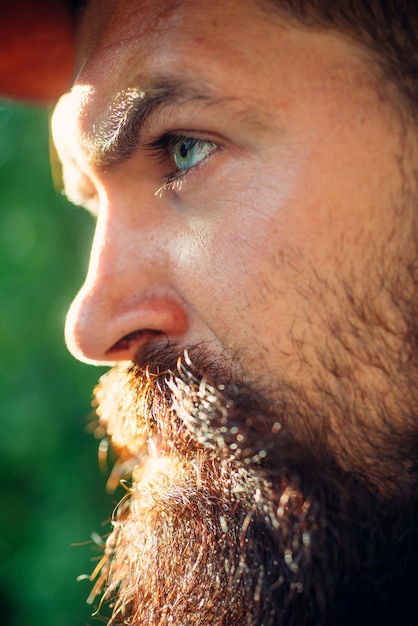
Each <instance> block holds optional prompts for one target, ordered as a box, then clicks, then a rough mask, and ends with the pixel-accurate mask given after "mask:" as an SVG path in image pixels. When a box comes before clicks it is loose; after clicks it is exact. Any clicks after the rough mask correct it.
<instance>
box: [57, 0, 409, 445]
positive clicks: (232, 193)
mask: <svg viewBox="0 0 418 626" xmlns="http://www.w3.org/2000/svg"><path fill="white" fill-rule="evenodd" d="M99 4H100V11H98V7H99ZM127 24H129V26H127ZM214 24H216V28H214V26H213V25H214ZM220 50H222V54H220V53H219V51H220ZM78 52H79V54H78V56H79V58H80V59H82V63H81V62H80V71H79V74H78V76H77V79H76V81H75V85H74V88H73V90H72V92H70V93H69V94H66V95H64V96H63V97H62V98H61V100H60V101H59V102H58V105H57V108H56V111H55V115H54V120H53V134H54V140H55V143H56V146H57V149H58V152H59V155H60V158H61V160H62V163H63V166H64V178H65V190H66V193H67V195H68V197H69V198H70V199H73V200H74V202H75V203H77V204H80V203H81V204H84V205H87V206H88V208H90V210H92V211H93V213H94V214H95V215H96V216H97V231H96V236H95V239H94V243H93V248H92V255H91V262H90V267H89V271H88V275H87V278H86V282H85V284H84V286H83V287H82V289H81V290H80V292H79V294H78V296H77V297H76V299H75V301H74V303H73V305H72V307H71V309H70V312H69V314H68V319H67V325H66V339H67V344H68V346H69V349H70V350H71V352H72V353H73V354H74V355H75V356H76V357H77V358H79V359H81V360H83V361H87V362H92V363H114V362H117V361H122V360H132V359H135V358H136V359H138V355H140V352H141V350H142V349H143V348H144V347H146V348H147V347H149V345H150V344H152V345H166V344H167V341H168V342H169V343H170V345H176V346H178V348H179V351H181V349H183V348H185V347H187V346H189V345H193V344H202V343H204V344H205V345H207V346H208V347H209V349H210V351H211V352H212V353H213V354H214V355H220V354H222V355H224V356H225V355H227V356H230V357H231V359H232V363H233V368H234V370H235V371H237V372H239V373H240V374H241V375H243V376H244V377H245V379H246V380H249V381H250V382H251V383H253V384H257V385H259V386H260V387H262V388H266V387H267V388H270V389H272V390H274V386H275V385H276V384H277V381H286V383H287V384H291V385H302V386H303V389H304V391H305V392H306V393H307V394H308V395H311V397H312V398H315V397H316V395H317V392H316V387H317V385H316V381H317V380H318V379H319V378H320V379H321V380H325V382H326V384H327V386H329V388H330V389H332V390H333V392H335V393H340V388H341V387H342V388H343V390H345V391H346V390H347V388H348V387H350V388H351V387H353V388H354V387H355V385H357V384H358V385H360V386H361V387H362V388H365V387H366V385H367V388H368V392H367V394H364V396H365V400H364V402H365V403H366V404H368V408H369V410H370V412H371V414H372V413H373V396H374V394H380V395H381V394H383V395H385V396H386V395H387V394H389V393H390V389H391V384H390V379H389V377H388V376H387V371H385V369H386V370H387V368H385V367H383V366H381V364H380V363H378V362H377V360H378V359H377V357H376V358H373V359H371V358H370V357H369V356H368V355H369V353H370V350H368V345H371V346H372V350H373V353H374V354H376V355H377V354H379V353H381V352H382V351H383V352H384V353H389V351H390V352H391V354H392V352H393V353H395V352H398V351H399V349H400V346H401V345H402V343H403V341H404V335H405V332H406V325H405V321H404V319H403V318H402V317H401V316H400V315H399V312H398V310H397V309H396V308H395V307H394V306H393V289H392V283H393V284H394V285H396V284H397V283H398V282H399V276H398V274H397V273H396V272H395V271H394V270H393V268H395V269H396V268H398V266H399V259H400V258H403V259H407V257H408V253H409V251H410V250H411V251H412V250H413V243H412V242H411V241H410V239H411V238H410V234H411V232H412V231H413V230H414V225H413V212H412V208H411V206H410V205H411V202H410V201H409V200H408V199H405V198H404V196H405V188H407V189H409V187H410V186H411V185H412V183H410V180H409V179H411V180H412V175H411V169H412V168H411V164H412V163H413V161H414V157H415V154H416V137H415V133H412V132H408V131H406V130H405V123H404V122H403V121H402V118H401V116H400V115H398V112H397V111H396V109H395V107H394V106H393V103H392V101H391V99H390V98H389V96H388V97H382V91H384V90H385V89H386V91H387V92H389V87H385V85H384V82H383V78H382V77H381V76H380V73H379V70H378V68H377V67H376V66H375V65H373V64H372V61H371V60H370V59H369V58H368V57H367V55H366V53H365V51H364V50H362V49H359V48H358V47H357V46H355V45H354V44H353V43H352V42H349V41H346V40H344V39H343V38H342V36H340V35H334V34H332V33H329V32H327V33H320V32H310V31H304V30H303V29H302V28H300V27H297V26H296V25H293V24H291V23H290V22H289V21H288V20H287V21H286V20H284V19H282V18H280V15H279V14H277V15H276V14H274V17H273V14H272V13H271V12H270V13H266V12H265V11H264V9H262V8H261V7H260V6H259V4H258V3H256V2H250V1H249V2H245V3H244V4H242V3H239V7H238V4H237V3H236V2H235V1H233V0H231V1H228V2H222V3H221V2H211V3H209V4H208V6H206V5H205V6H202V5H201V4H198V3H196V2H189V1H186V2H173V3H169V4H168V5H167V3H166V2H153V3H152V5H151V4H150V3H142V2H141V3H137V4H135V8H134V9H133V8H132V2H128V1H123V0H122V1H118V2H106V3H104V4H103V3H97V2H92V3H91V6H90V9H89V11H88V12H87V16H86V17H85V19H84V23H83V25H82V28H81V33H80V41H79V46H78ZM167 80H170V81H177V80H178V81H182V80H183V81H184V80H186V81H187V82H188V84H192V85H193V86H194V88H195V90H196V91H197V92H199V90H200V92H201V93H202V94H206V93H207V91H208V90H210V92H211V95H210V99H209V102H208V101H207V99H206V98H202V100H201V101H199V100H198V99H196V98H194V99H193V100H192V101H188V102H187V101H186V102H181V103H179V102H173V103H168V104H167V105H166V106H164V107H162V108H161V109H160V110H159V112H157V114H155V115H151V116H150V117H149V119H148V121H147V124H146V126H145V127H144V130H143V133H141V141H140V142H139V143H140V145H139V147H138V148H137V149H136V150H135V151H134V152H133V154H131V155H129V156H128V157H127V158H124V159H121V160H120V161H121V162H116V163H115V164H113V165H112V166H111V167H104V166H103V163H102V162H101V158H100V145H101V143H100V141H101V140H100V137H103V135H104V134H105V132H106V131H105V130H103V129H106V119H107V118H108V117H109V107H111V106H112V102H114V101H115V100H116V101H118V102H119V101H123V100H124V98H125V96H124V94H126V93H130V92H132V90H143V91H145V92H147V91H148V90H149V86H150V85H152V84H153V83H154V82H157V83H158V82H162V83H163V84H164V81H167ZM113 106H114V105H113ZM168 131H170V132H176V133H177V134H180V135H186V136H189V135H190V136H192V137H198V138H202V139H205V140H210V141H212V142H215V143H216V144H217V145H218V146H219V148H218V149H216V150H215V151H214V152H212V153H211V154H210V155H209V156H208V158H206V159H204V160H203V161H202V162H200V163H199V165H198V166H197V167H195V168H193V169H192V170H190V171H189V172H188V174H187V175H186V176H185V177H184V178H183V179H182V182H181V185H180V184H178V185H177V186H174V188H173V189H171V190H164V191H162V192H161V193H156V192H157V190H159V189H161V187H162V186H163V185H164V178H163V177H164V175H165V174H167V173H168V172H173V171H175V169H176V168H175V166H174V164H173V162H172V159H170V157H169V156H167V157H166V158H165V161H164V162H163V163H162V162H161V160H158V159H156V158H155V157H154V156H153V155H152V154H151V152H150V150H148V149H146V148H144V144H146V143H149V142H150V141H152V140H155V139H156V138H157V137H158V136H159V135H161V134H163V133H165V132H168ZM102 143H103V141H102ZM401 196H402V200H400V201H399V202H398V204H397V205H396V207H394V198H400V197H401ZM411 254H412V252H411ZM382 275H383V277H384V281H385V288H382ZM344 285H349V286H350V290H351V299H353V298H355V299H357V300H358V302H360V303H364V302H367V303H368V306H369V307H370V308H371V311H372V313H371V315H372V317H373V316H374V317H376V318H378V319H379V320H380V322H379V324H378V325H377V326H376V325H375V327H374V328H372V329H370V327H367V328H365V327H364V328H363V326H362V324H360V323H359V324H357V325H358V326H359V327H360V330H359V332H357V333H356V334H354V333H352V332H351V331H352V325H353V324H352V320H351V319H350V316H349V315H348V314H347V307H348V304H347V303H348V301H349V296H348V295H347V293H346V292H345V289H344V288H343V286H344ZM353 294H354V295H353ZM361 306H363V304H361ZM366 308H367V307H366ZM382 329H383V330H382ZM127 336H128V338H127V339H126V337H127ZM365 342H366V344H367V345H366V349H365V347H364V344H365ZM331 353H332V354H333V355H334V356H333V359H332V360H333V361H336V362H338V363H340V364H341V365H340V366H339V367H338V368H337V369H338V371H337V372H335V371H332V372H329V371H328V370H329V369H332V368H331V367H329V366H327V367H325V365H324V361H325V360H326V359H327V356H326V355H328V354H331ZM365 353H366V356H365ZM324 355H325V356H324ZM139 360H140V359H139ZM390 360H391V361H393V359H392V356H390ZM370 361H372V362H370ZM334 370H335V368H334ZM353 383H354V384H353ZM272 395H274V391H272ZM368 419H373V416H369V418H368ZM335 429H336V432H337V433H338V430H339V429H340V424H338V423H337V424H336V425H335Z"/></svg>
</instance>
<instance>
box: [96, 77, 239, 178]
mask: <svg viewBox="0 0 418 626" xmlns="http://www.w3.org/2000/svg"><path fill="white" fill-rule="evenodd" d="M227 100H231V98H229V97H225V96H216V95H215V94H214V93H213V92H212V91H211V90H210V89H209V88H208V87H206V86H199V85H197V84H196V82H195V81H194V82H193V84H192V83H191V82H188V81H178V80H167V79H166V80H162V81H160V82H159V84H154V85H153V86H151V87H150V88H148V89H143V90H142V89H136V88H131V89H127V90H124V91H121V92H119V93H118V94H117V95H116V96H115V98H114V99H113V101H112V103H111V104H110V106H109V107H108V108H107V109H106V111H105V112H104V114H103V116H102V119H101V120H100V121H99V122H98V123H95V124H94V125H93V126H92V129H91V131H90V133H89V135H88V137H87V140H86V144H87V145H86V148H87V152H88V154H89V157H90V160H91V162H92V163H93V164H94V165H95V166H96V167H98V168H100V169H108V168H110V167H113V166H115V165H119V164H120V163H122V162H124V161H126V160H127V159H129V157H131V156H132V155H133V154H134V153H135V152H136V150H137V149H138V147H139V145H140V144H141V131H142V129H143V127H144V125H145V123H146V121H147V120H148V118H149V117H150V116H151V115H153V114H155V113H156V112H157V111H159V110H161V109H162V108H164V107H167V106H180V105H185V104H191V103H196V102H201V103H205V104H207V105H215V104H217V105H221V104H222V103H224V102H225V101H227Z"/></svg>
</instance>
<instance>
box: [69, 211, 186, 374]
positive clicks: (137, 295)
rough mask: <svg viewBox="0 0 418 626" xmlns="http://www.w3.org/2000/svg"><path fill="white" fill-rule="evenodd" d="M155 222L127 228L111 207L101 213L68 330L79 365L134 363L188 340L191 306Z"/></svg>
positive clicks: (70, 343)
mask: <svg viewBox="0 0 418 626" xmlns="http://www.w3.org/2000/svg"><path fill="white" fill-rule="evenodd" d="M154 222H155V218H153V224H150V222H149V221H148V223H147V220H141V222H140V223H139V224H138V223H137V220H136V219H135V220H131V221H130V222H129V223H127V222H126V221H123V220H121V219H120V215H119V216H115V217H112V208H109V209H108V210H107V211H105V212H103V213H99V218H98V222H97V226H96V232H95V236H94V241H93V246H92V252H91V257H90V264H89V270H88V273H87V277H86V280H85V283H84V285H83V287H82V288H81V290H80V292H79V293H78V295H77V297H76V298H75V300H74V302H73V304H72V305H71V307H70V310H69V312H68V315H67V321H66V328H65V335H66V342H67V345H68V348H69V349H70V351H71V352H72V354H73V355H74V356H75V357H76V358H78V359H79V360H81V361H84V362H87V363H94V364H111V363H114V362H116V361H121V360H134V359H136V358H137V356H138V353H140V351H141V349H142V348H144V347H145V346H146V347H149V344H156V345H157V344H161V345H167V343H172V342H179V341H180V340H181V339H182V338H183V337H184V336H185V334H186V332H187V329H188V326H189V321H188V315H187V311H186V307H185V305H184V303H183V301H182V299H181V297H180V296H179V294H178V293H177V291H176V289H175V288H174V287H173V286H172V284H171V283H170V278H169V272H168V267H169V265H170V264H169V262H168V255H169V253H168V249H167V244H166V243H164V238H163V236H162V234H161V233H159V232H158V229H157V228H156V226H155V224H154ZM159 228H160V230H161V224H160V225H159Z"/></svg>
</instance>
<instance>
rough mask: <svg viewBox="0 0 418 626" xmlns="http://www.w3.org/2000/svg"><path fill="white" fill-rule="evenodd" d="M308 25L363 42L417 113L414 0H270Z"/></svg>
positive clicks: (417, 39)
mask: <svg viewBox="0 0 418 626" xmlns="http://www.w3.org/2000/svg"><path fill="white" fill-rule="evenodd" d="M269 2H270V3H271V4H273V5H275V6H276V7H277V8H278V9H279V10H280V11H281V12H282V13H284V14H287V15H289V16H291V17H293V18H296V20H297V21H299V22H300V23H302V24H303V25H305V26H307V27H308V28H316V29H318V28H319V29H324V30H325V29H326V30H336V31H338V32H340V33H343V34H344V35H346V36H348V37H350V38H351V39H353V40H355V41H357V42H358V43H360V44H362V45H363V46H365V47H366V48H367V49H368V50H369V51H371V52H372V54H373V55H374V56H375V57H376V60H377V62H378V64H379V66H380V67H381V69H382V70H383V74H384V76H386V77H387V78H389V80H390V81H391V82H392V83H393V84H394V85H395V86H396V87H397V88H398V91H399V92H400V94H401V96H402V97H403V99H404V101H405V103H406V105H407V107H408V109H409V110H410V111H411V112H413V114H414V116H416V115H417V114H418V1H417V0H269Z"/></svg>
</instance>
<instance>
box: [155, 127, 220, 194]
mask: <svg viewBox="0 0 418 626" xmlns="http://www.w3.org/2000/svg"><path fill="white" fill-rule="evenodd" d="M187 139H190V140H196V142H203V143H205V142H207V143H210V144H213V145H214V149H213V151H212V152H211V153H210V154H208V156H207V157H206V158H204V159H203V160H202V161H199V162H198V163H196V164H195V165H192V166H190V167H189V168H187V169H185V170H180V169H178V168H177V166H176V165H175V162H174V159H173V156H172V155H170V153H169V151H170V148H171V147H174V146H176V145H178V143H179V142H181V141H182V140H187ZM143 147H144V148H145V149H146V150H149V151H151V152H153V153H154V154H153V156H154V157H155V158H156V159H157V162H158V163H159V164H164V163H168V162H170V164H171V166H172V167H173V171H172V172H170V173H167V174H164V175H163V176H162V178H163V179H165V182H164V184H163V185H162V186H161V187H160V188H159V189H158V190H157V191H156V195H161V194H162V192H164V191H167V190H175V189H174V187H173V185H174V184H175V183H179V181H184V180H185V179H186V177H188V176H189V175H190V174H192V173H193V172H194V171H196V170H197V169H198V168H200V167H201V166H204V165H205V163H206V162H207V161H208V159H210V158H211V156H213V154H214V153H216V152H218V151H219V150H221V149H222V148H223V145H222V143H221V142H220V141H219V139H217V138H214V137H213V133H207V132H202V131H177V130H176V131H169V132H166V133H163V134H162V135H160V136H159V137H157V138H156V139H153V140H151V141H149V142H147V143H146V144H143Z"/></svg>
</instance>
